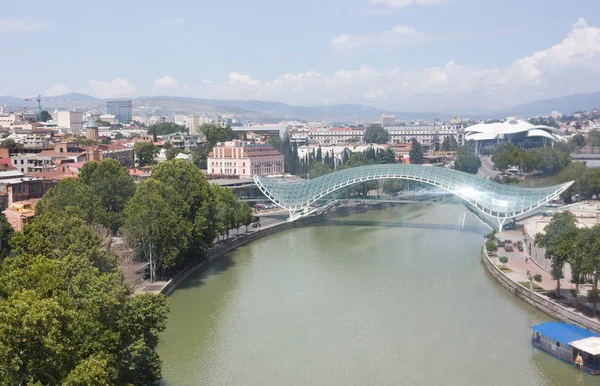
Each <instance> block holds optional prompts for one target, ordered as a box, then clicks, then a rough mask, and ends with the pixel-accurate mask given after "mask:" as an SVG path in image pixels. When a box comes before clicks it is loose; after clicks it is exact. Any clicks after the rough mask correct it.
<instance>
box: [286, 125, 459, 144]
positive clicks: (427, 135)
mask: <svg viewBox="0 0 600 386" xmlns="http://www.w3.org/2000/svg"><path fill="white" fill-rule="evenodd" d="M385 129H386V130H387V131H388V133H389V134H390V143H406V142H410V141H411V140H412V138H416V139H417V141H419V143H421V144H422V145H431V144H432V143H433V141H434V139H435V138H436V137H437V138H438V141H440V142H442V141H443V140H444V137H447V136H454V138H455V139H456V141H457V142H458V143H459V144H462V142H463V129H462V126H461V125H450V126H445V125H439V126H437V125H431V126H388V127H386V128H385ZM364 135H365V129H364V128H350V127H333V128H330V129H326V130H318V129H311V130H294V131H292V132H291V140H292V141H296V142H308V143H309V144H319V145H324V146H327V145H342V144H346V143H352V142H354V143H356V142H362V141H363V138H364Z"/></svg>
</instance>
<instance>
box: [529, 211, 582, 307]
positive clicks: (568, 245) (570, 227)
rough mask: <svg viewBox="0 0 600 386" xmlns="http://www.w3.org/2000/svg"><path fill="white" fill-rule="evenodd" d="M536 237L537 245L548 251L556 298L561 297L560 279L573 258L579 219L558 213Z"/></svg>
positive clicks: (564, 213)
mask: <svg viewBox="0 0 600 386" xmlns="http://www.w3.org/2000/svg"><path fill="white" fill-rule="evenodd" d="M544 232H545V233H538V234H537V235H535V244H536V245H539V246H540V247H542V248H544V249H545V250H546V253H545V257H546V258H547V259H550V260H551V262H552V271H551V274H552V277H553V278H554V279H555V280H556V298H557V299H558V298H559V297H560V279H562V278H564V273H563V271H564V267H565V263H566V262H567V261H568V260H569V258H570V256H571V251H572V248H573V243H574V240H576V237H577V233H578V231H577V219H576V218H575V216H574V215H573V214H572V213H571V212H557V213H554V215H552V219H551V220H550V223H549V224H548V225H547V226H546V227H545V228H544Z"/></svg>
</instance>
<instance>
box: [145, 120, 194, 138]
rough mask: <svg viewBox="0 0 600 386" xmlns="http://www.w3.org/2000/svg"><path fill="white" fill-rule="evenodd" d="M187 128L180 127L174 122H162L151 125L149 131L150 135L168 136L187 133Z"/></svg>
mask: <svg viewBox="0 0 600 386" xmlns="http://www.w3.org/2000/svg"><path fill="white" fill-rule="evenodd" d="M187 131H188V130H187V128H186V127H185V126H181V125H178V124H176V123H172V122H160V123H155V124H153V125H150V128H149V129H148V134H152V135H157V136H158V135H167V134H173V133H178V132H183V133H187Z"/></svg>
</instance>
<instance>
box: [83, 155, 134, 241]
mask: <svg viewBox="0 0 600 386" xmlns="http://www.w3.org/2000/svg"><path fill="white" fill-rule="evenodd" d="M77 181H78V182H80V183H82V184H83V185H86V186H88V187H89V190H90V192H91V194H92V195H94V196H95V197H96V198H97V199H98V200H99V203H100V207H99V211H98V213H97V216H96V219H97V221H98V222H99V223H100V224H102V225H104V226H106V227H107V228H108V229H110V230H111V231H112V232H113V233H116V232H117V230H118V229H119V228H120V227H121V225H123V210H125V206H126V205H127V202H128V201H129V199H130V198H131V197H132V196H133V194H134V192H135V184H134V183H133V179H132V178H131V176H130V175H129V170H128V169H127V168H126V167H124V166H121V164H120V163H119V161H117V160H114V159H105V160H103V161H102V162H101V163H96V162H86V163H85V164H84V165H83V168H81V172H80V173H79V176H78V179H77Z"/></svg>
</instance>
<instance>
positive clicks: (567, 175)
mask: <svg viewBox="0 0 600 386" xmlns="http://www.w3.org/2000/svg"><path fill="white" fill-rule="evenodd" d="M558 181H559V182H569V181H574V183H573V185H571V187H570V188H569V189H567V190H566V191H565V192H564V193H563V194H562V196H561V197H562V198H563V200H565V201H566V202H571V197H572V196H573V195H575V194H578V195H579V198H580V199H582V200H588V199H591V198H592V197H593V196H600V169H595V168H594V169H590V168H588V167H587V166H586V165H585V163H584V162H572V163H571V164H570V165H569V166H567V167H566V168H565V169H564V170H563V171H562V172H560V174H559V175H558Z"/></svg>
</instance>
